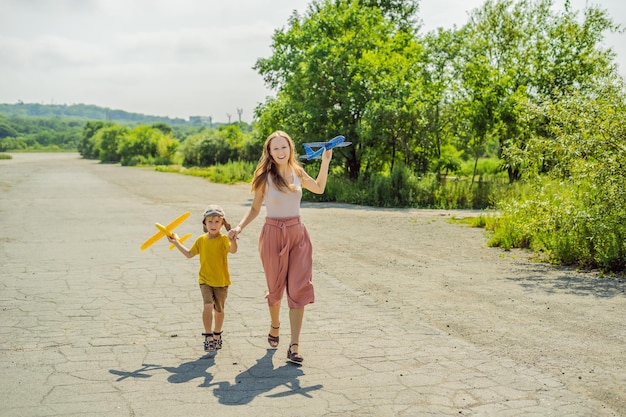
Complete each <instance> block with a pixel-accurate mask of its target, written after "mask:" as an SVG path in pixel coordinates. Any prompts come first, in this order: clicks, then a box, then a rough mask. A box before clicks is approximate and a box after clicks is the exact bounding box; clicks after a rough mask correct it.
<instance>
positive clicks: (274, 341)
mask: <svg viewBox="0 0 626 417" xmlns="http://www.w3.org/2000/svg"><path fill="white" fill-rule="evenodd" d="M270 326H271V325H270ZM272 329H274V330H278V329H280V326H278V327H274V326H272ZM279 341H280V337H279V336H272V335H271V334H269V333H268V334H267V343H269V345H270V347H271V348H274V349H276V348H277V347H278V342H279Z"/></svg>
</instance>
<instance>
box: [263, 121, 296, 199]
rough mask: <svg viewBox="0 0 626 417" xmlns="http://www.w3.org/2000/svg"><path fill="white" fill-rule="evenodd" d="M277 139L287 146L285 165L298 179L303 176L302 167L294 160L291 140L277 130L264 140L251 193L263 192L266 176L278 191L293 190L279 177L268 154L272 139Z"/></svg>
mask: <svg viewBox="0 0 626 417" xmlns="http://www.w3.org/2000/svg"><path fill="white" fill-rule="evenodd" d="M278 137H281V138H284V139H287V143H288V144H289V161H288V162H287V164H288V165H289V167H291V168H292V169H293V170H294V172H295V174H296V175H297V176H298V177H300V178H303V176H304V168H302V165H300V161H298V159H297V158H296V147H295V145H294V143H293V140H292V139H291V137H290V136H289V135H288V134H287V133H285V132H283V131H282V130H277V131H275V132H274V133H272V134H271V135H269V136H268V137H267V139H266V140H265V144H264V145H263V153H262V154H261V158H259V164H258V165H257V167H256V169H255V170H254V177H253V179H252V192H256V191H258V190H263V191H265V187H266V186H267V177H268V175H269V176H271V178H272V182H273V183H274V185H275V186H276V188H278V189H279V190H280V191H283V192H287V190H292V189H293V187H292V185H291V184H287V183H286V182H285V180H284V179H283V177H281V176H280V175H279V173H278V169H277V168H276V164H275V163H274V159H273V158H272V155H271V154H270V144H271V142H272V139H274V138H278Z"/></svg>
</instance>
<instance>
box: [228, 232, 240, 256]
mask: <svg viewBox="0 0 626 417" xmlns="http://www.w3.org/2000/svg"><path fill="white" fill-rule="evenodd" d="M228 240H230V248H229V249H228V252H230V253H237V249H238V246H237V238H236V237H233V238H231V237H230V236H228Z"/></svg>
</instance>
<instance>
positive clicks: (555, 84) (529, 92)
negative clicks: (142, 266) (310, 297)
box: [0, 0, 626, 272]
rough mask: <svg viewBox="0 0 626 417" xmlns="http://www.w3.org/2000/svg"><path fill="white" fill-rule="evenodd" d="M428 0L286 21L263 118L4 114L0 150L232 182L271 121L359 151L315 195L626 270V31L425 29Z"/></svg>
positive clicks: (506, 4)
mask: <svg viewBox="0 0 626 417" xmlns="http://www.w3.org/2000/svg"><path fill="white" fill-rule="evenodd" d="M418 4H419V3H418V1H416V0H415V1H402V2H380V1H363V0H361V1H351V0H325V1H321V0H315V1H312V2H311V3H310V5H309V7H308V9H307V11H306V12H305V13H303V14H302V15H298V14H293V15H292V16H291V18H290V19H289V21H288V24H287V25H286V26H285V27H284V28H282V29H279V30H277V31H276V32H275V33H274V36H273V41H272V45H271V51H272V52H271V54H270V56H269V57H266V58H261V59H259V60H258V61H257V62H256V65H255V69H256V70H257V71H258V73H259V74H260V75H261V76H262V77H263V79H264V80H265V82H266V84H267V85H268V87H270V88H271V89H272V90H273V91H275V92H276V94H275V96H274V97H271V98H268V99H267V100H266V101H265V102H264V103H262V104H260V105H259V106H258V107H257V109H256V112H255V120H254V122H253V123H252V124H247V123H242V122H239V123H232V124H228V125H222V126H185V125H184V124H168V123H164V122H156V123H145V124H137V123H135V124H134V125H130V124H122V123H115V122H111V121H102V120H90V121H87V122H82V124H79V125H78V126H76V125H70V123H71V122H70V121H65V122H59V123H65V124H62V125H61V126H58V127H59V128H60V129H61V130H63V131H64V132H65V133H64V134H63V135H60V136H58V137H57V136H54V135H52V134H49V135H43V136H41V137H39V136H37V133H36V131H33V130H32V129H30V130H29V129H27V128H26V127H24V126H22V125H21V123H25V124H31V123H34V122H31V121H30V120H31V119H23V118H22V119H19V117H18V116H10V117H9V116H0V151H8V150H11V151H14V150H19V149H45V150H48V149H53V148H55V147H58V149H62V150H65V149H67V150H71V149H76V150H78V152H80V154H81V155H82V156H83V157H84V158H92V159H99V160H100V161H102V162H103V163H120V164H122V165H126V166H146V165H149V166H152V165H154V166H156V169H158V170H161V171H168V172H177V173H181V174H185V175H196V176H202V177H206V178H208V179H210V180H211V181H215V182H224V183H236V182H248V181H249V180H250V178H251V175H252V171H253V169H254V167H255V165H256V162H257V160H258V157H259V155H260V153H261V147H262V144H263V141H264V139H265V137H267V135H268V134H269V133H271V132H272V131H273V130H275V129H278V128H279V129H281V130H285V131H287V132H289V133H290V134H291V135H292V137H293V138H294V139H295V140H296V142H297V146H298V149H301V147H300V146H301V144H302V143H303V142H309V141H321V140H328V139H330V138H332V137H334V136H336V135H339V134H342V135H344V136H346V138H347V139H348V140H349V141H351V142H352V143H353V145H352V146H350V147H346V148H341V149H339V148H338V149H336V150H335V153H334V155H335V156H334V158H333V162H332V164H333V165H332V166H331V169H332V175H331V176H330V180H329V183H328V185H327V191H326V193H325V194H323V195H321V196H317V195H311V194H306V195H305V198H306V199H309V200H314V201H338V202H346V203H352V204H360V205H368V206H376V207H421V208H449V209H484V210H490V212H491V211H492V212H493V213H497V215H495V214H492V215H487V214H485V216H483V217H482V218H481V219H479V220H478V222H479V223H480V226H481V227H485V228H486V229H488V230H490V231H491V238H490V244H491V245H494V246H499V247H503V248H513V247H520V248H528V249H531V250H534V251H537V252H538V253H541V254H542V256H543V257H544V258H545V259H547V260H549V261H551V262H554V263H557V264H567V265H574V266H577V267H580V268H586V269H592V268H598V269H601V270H603V271H612V272H617V271H623V270H624V269H626V204H625V203H624V201H626V198H625V197H626V195H624V193H625V192H624V188H625V187H624V185H625V184H624V178H625V175H624V172H625V171H624V168H625V167H624V157H625V156H626V155H624V153H625V152H626V136H625V127H624V126H625V123H626V117H625V116H626V107H625V103H626V100H625V98H626V96H625V92H626V88H625V86H624V80H623V79H622V78H621V77H620V76H619V74H618V73H617V68H616V65H615V62H614V59H615V55H614V52H613V51H611V50H607V49H605V48H604V47H603V40H604V37H605V36H606V34H608V33H611V32H616V31H619V30H621V29H622V28H620V27H619V26H618V25H616V24H615V23H614V22H613V20H612V19H611V18H610V16H608V14H607V12H606V11H605V10H603V9H602V8H601V7H599V6H595V5H589V6H587V7H586V8H585V9H583V10H580V11H578V10H572V9H571V8H570V4H569V2H567V1H566V2H565V4H564V8H561V9H560V8H559V7H560V4H559V5H555V4H554V3H553V2H552V1H551V0H539V1H530V0H520V1H514V0H497V1H496V0H487V1H485V3H484V4H483V6H482V7H480V8H478V9H476V10H474V11H473V12H472V13H471V14H470V17H469V20H468V22H467V23H466V24H465V25H463V26H462V27H459V28H457V27H455V28H452V29H443V28H441V29H438V30H436V31H433V32H430V33H426V34H423V33H421V32H420V27H419V23H418V22H419V14H418ZM60 120H64V119H60ZM41 123H43V122H41ZM43 125H45V124H43ZM43 125H42V126H43ZM43 129H44V128H42V130H43ZM305 164H306V165H307V169H308V170H309V171H310V172H312V173H315V172H316V171H317V164H319V162H318V161H311V162H305Z"/></svg>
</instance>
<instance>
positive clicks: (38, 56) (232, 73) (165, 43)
mask: <svg viewBox="0 0 626 417" xmlns="http://www.w3.org/2000/svg"><path fill="white" fill-rule="evenodd" d="M563 2H564V0H562V1H559V0H555V1H554V3H555V5H560V4H563ZM482 3H483V1H482V0H480V1H479V0H422V1H421V3H420V13H419V16H420V19H421V20H422V21H423V32H426V31H430V30H432V29H435V28H437V27H445V28H451V27H452V26H453V25H454V24H456V25H457V26H461V25H463V24H464V23H465V22H466V21H467V17H468V14H467V13H468V11H470V10H472V9H474V8H476V7H479V6H480V5H481V4H482ZM592 3H597V4H600V5H601V6H602V7H603V8H605V9H607V10H608V11H609V13H610V15H611V17H612V18H613V20H614V21H616V22H617V23H620V24H622V25H624V26H626V2H624V0H598V1H595V2H592ZM308 4H309V1H308V0H229V1H218V0H0V103H16V102H18V101H19V100H21V101H23V102H25V103H43V104H51V103H53V104H67V105H70V104H77V103H83V104H95V105H98V106H103V107H109V108H112V109H120V110H126V111H130V112H137V113H144V114H149V115H157V116H169V117H181V118H183V119H187V118H188V117H189V116H198V115H200V116H212V117H213V120H214V121H218V122H226V121H228V116H227V114H230V115H231V117H232V121H235V120H237V118H238V115H237V109H238V108H241V109H243V113H242V120H243V121H246V122H250V121H251V120H252V116H253V110H254V108H255V107H256V105H257V104H258V103H260V102H263V101H264V100H265V98H266V97H267V96H268V95H273V92H272V91H270V90H268V89H267V88H266V86H265V85H264V83H263V80H262V78H261V76H260V75H259V74H258V73H257V72H256V71H255V70H253V69H252V66H253V65H254V64H255V62H256V60H257V59H258V58H265V57H269V56H270V53H271V50H270V45H271V37H272V34H273V32H274V30H275V29H278V28H285V27H287V23H288V18H289V16H290V15H291V13H292V11H293V10H297V11H298V12H299V13H303V12H304V11H305V10H306V7H307V5H308ZM571 4H572V6H573V7H574V8H575V9H578V10H580V9H582V8H583V7H584V5H585V0H571ZM561 7H562V6H561ZM607 46H611V47H613V48H614V49H615V50H616V52H617V53H618V62H619V64H620V70H621V73H622V75H623V76H625V77H626V35H623V34H622V35H613V36H611V37H609V38H608V39H607Z"/></svg>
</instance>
